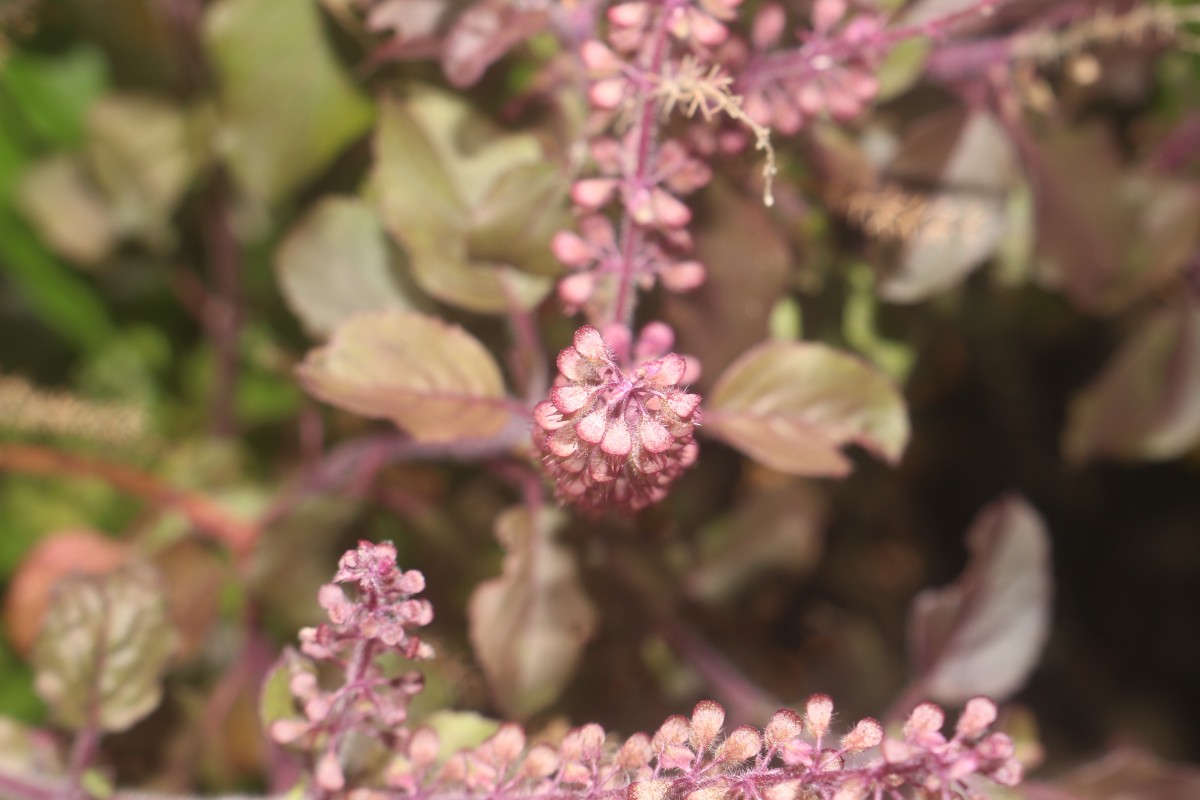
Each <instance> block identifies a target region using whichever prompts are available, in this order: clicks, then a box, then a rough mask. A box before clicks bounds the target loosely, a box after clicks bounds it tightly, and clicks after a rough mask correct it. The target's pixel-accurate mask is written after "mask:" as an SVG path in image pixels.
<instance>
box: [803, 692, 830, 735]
mask: <svg viewBox="0 0 1200 800" xmlns="http://www.w3.org/2000/svg"><path fill="white" fill-rule="evenodd" d="M804 717H805V720H806V721H807V722H808V732H809V733H810V734H812V735H813V737H814V738H816V739H817V740H818V741H819V740H821V739H823V738H825V736H826V735H827V734H828V733H829V725H830V723H831V722H832V721H833V700H832V699H831V698H830V697H829V695H827V694H814V695H813V696H812V697H810V698H808V702H807V703H806V704H805V706H804Z"/></svg>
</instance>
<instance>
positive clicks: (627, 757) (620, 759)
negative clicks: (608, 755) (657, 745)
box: [614, 733, 654, 772]
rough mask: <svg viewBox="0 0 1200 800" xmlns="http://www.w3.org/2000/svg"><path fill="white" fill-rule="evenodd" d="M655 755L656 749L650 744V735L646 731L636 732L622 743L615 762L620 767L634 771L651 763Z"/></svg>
mask: <svg viewBox="0 0 1200 800" xmlns="http://www.w3.org/2000/svg"><path fill="white" fill-rule="evenodd" d="M653 757H654V749H653V748H652V747H651V746H650V737H649V736H647V735H646V734H644V733H635V734H634V735H633V736H630V737H629V738H628V739H626V740H625V744H623V745H621V749H620V750H618V751H617V755H616V758H615V759H614V763H615V764H616V765H617V768H618V769H623V770H627V771H630V772H632V771H633V770H636V769H641V768H642V767H644V766H646V765H647V764H649V763H650V759H651V758H653Z"/></svg>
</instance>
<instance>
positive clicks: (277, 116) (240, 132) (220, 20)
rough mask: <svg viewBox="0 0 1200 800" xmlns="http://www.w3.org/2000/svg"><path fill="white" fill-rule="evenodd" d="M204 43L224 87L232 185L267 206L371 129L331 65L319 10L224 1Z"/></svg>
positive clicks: (366, 109) (268, 0) (355, 95)
mask: <svg viewBox="0 0 1200 800" xmlns="http://www.w3.org/2000/svg"><path fill="white" fill-rule="evenodd" d="M204 35H205V41H206V43H207V45H208V49H209V52H210V54H211V56H212V59H213V62H214V63H215V64H216V67H217V71H218V73H219V75H220V80H221V99H222V109H223V115H224V126H223V130H222V133H221V136H222V139H221V143H222V145H223V150H224V154H225V157H226V159H227V160H228V162H229V165H230V167H231V168H232V169H233V172H234V174H235V175H236V177H237V179H238V181H239V182H240V183H241V185H242V186H243V187H244V188H245V189H246V190H247V191H249V192H250V193H251V194H253V195H255V196H257V197H258V198H260V199H262V200H264V201H266V202H268V203H273V202H276V201H278V200H279V199H280V198H282V197H283V196H284V195H286V194H287V193H288V192H289V191H291V190H292V189H294V188H296V187H297V186H298V185H299V184H301V183H302V182H304V181H305V180H307V179H308V178H310V177H312V176H313V175H314V174H315V173H317V172H318V171H320V170H321V169H322V168H324V167H325V166H327V165H328V164H329V162H330V161H332V160H333V159H334V158H335V157H336V156H337V154H338V153H339V152H341V150H342V148H344V147H345V146H346V145H347V144H349V143H350V142H351V141H353V140H354V139H355V138H357V137H358V136H360V135H361V134H362V133H363V132H365V131H366V130H367V128H368V127H369V126H370V124H371V117H372V114H373V109H372V106H371V103H370V101H369V100H368V99H367V98H366V97H365V96H364V95H363V94H362V93H361V92H360V91H358V89H357V88H356V87H355V86H354V85H353V84H352V83H351V81H350V79H349V78H348V77H347V75H346V74H345V72H344V71H343V70H342V68H341V66H340V65H339V64H338V63H337V62H336V61H335V60H334V57H333V55H332V53H331V52H330V48H329V46H328V43H327V42H326V41H325V38H324V36H323V35H322V32H321V20H320V16H319V13H318V9H317V5H316V3H312V2H304V1H303V0H300V1H298V2H279V0H220V2H218V3H215V4H213V5H211V6H210V7H209V11H208V13H207V15H206V16H205V20H204Z"/></svg>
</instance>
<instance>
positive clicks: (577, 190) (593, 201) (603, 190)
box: [571, 178, 617, 211]
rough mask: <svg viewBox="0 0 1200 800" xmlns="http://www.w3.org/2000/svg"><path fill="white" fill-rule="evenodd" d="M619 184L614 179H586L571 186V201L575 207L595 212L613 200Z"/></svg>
mask: <svg viewBox="0 0 1200 800" xmlns="http://www.w3.org/2000/svg"><path fill="white" fill-rule="evenodd" d="M616 190H617V182H616V181H615V180H614V179H612V178H584V179H583V180H580V181H575V183H574V184H572V185H571V199H572V200H573V201H575V205H577V206H580V207H581V208H584V209H587V210H588V211H595V210H596V209H597V208H600V206H602V205H604V204H605V203H607V202H608V201H609V200H611V199H612V196H613V194H614V193H615V192H616Z"/></svg>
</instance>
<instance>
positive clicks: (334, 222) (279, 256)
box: [275, 197, 411, 338]
mask: <svg viewBox="0 0 1200 800" xmlns="http://www.w3.org/2000/svg"><path fill="white" fill-rule="evenodd" d="M389 261H390V259H389V256H388V242H387V238H386V237H385V235H384V231H383V226H382V225H381V224H380V222H379V218H378V216H377V215H376V213H375V210H374V209H373V208H371V207H370V206H369V205H367V204H366V203H364V202H363V201H361V200H358V199H356V198H353V197H327V198H325V199H324V200H322V201H321V202H319V203H318V204H317V205H316V206H315V207H314V208H313V209H312V210H311V211H309V213H308V214H306V215H305V216H304V218H303V219H301V220H300V221H299V222H298V223H296V225H295V226H294V227H293V228H292V229H291V231H289V232H288V235H287V236H286V237H285V238H284V240H283V243H282V244H281V245H280V246H279V249H278V250H277V251H276V253H275V275H276V276H277V277H278V278H279V288H280V290H281V291H282V292H283V296H284V298H285V299H286V300H287V302H288V305H289V306H291V309H292V311H294V312H295V314H296V316H298V317H299V318H300V321H301V322H303V323H304V327H305V328H306V329H307V330H308V331H309V332H310V333H312V334H313V335H314V336H317V337H320V338H325V337H327V336H329V334H331V333H333V331H334V329H335V328H337V326H338V325H340V324H341V323H343V322H345V321H346V320H347V319H348V318H350V317H352V316H353V315H355V314H357V313H359V312H363V311H389V310H403V309H407V308H410V307H411V304H410V303H409V301H408V298H406V297H405V296H404V294H403V292H402V291H401V290H400V287H399V285H398V284H397V282H396V279H395V278H394V277H393V275H392V273H391V266H390V263H389Z"/></svg>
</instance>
